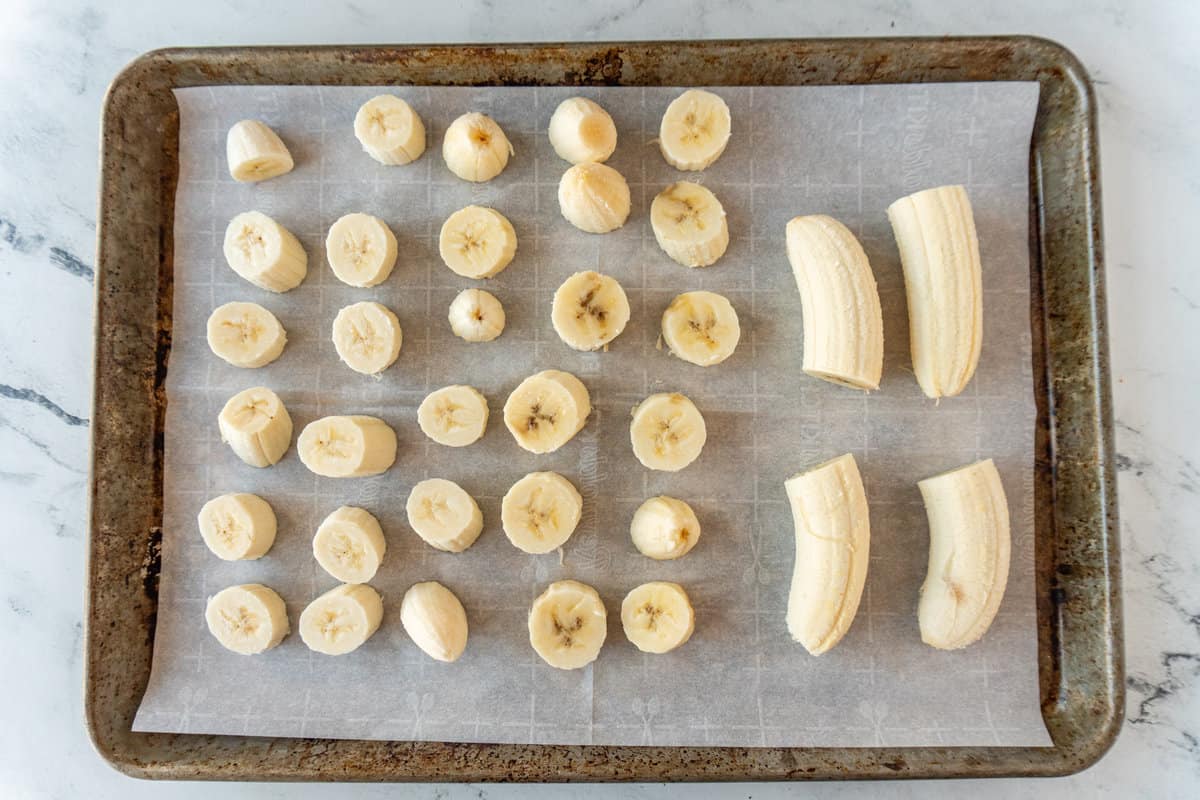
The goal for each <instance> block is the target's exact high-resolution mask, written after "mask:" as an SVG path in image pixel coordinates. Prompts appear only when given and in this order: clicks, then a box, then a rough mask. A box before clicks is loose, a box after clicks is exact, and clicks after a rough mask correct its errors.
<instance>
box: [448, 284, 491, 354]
mask: <svg viewBox="0 0 1200 800" xmlns="http://www.w3.org/2000/svg"><path fill="white" fill-rule="evenodd" d="M504 322H505V318H504V306H502V305H500V301H499V300H497V299H496V296H495V295H494V294H492V293H491V292H485V291H484V290H483V289H463V290H462V291H461V292H459V293H458V295H457V296H456V297H455V298H454V300H453V301H452V302H451V303H450V330H452V331H454V335H455V336H457V337H458V338H460V339H463V340H465V341H468V342H490V341H492V340H493V339H495V338H496V337H497V336H499V335H500V334H501V333H503V332H504Z"/></svg>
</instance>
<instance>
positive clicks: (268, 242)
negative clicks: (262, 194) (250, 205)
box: [224, 211, 308, 292]
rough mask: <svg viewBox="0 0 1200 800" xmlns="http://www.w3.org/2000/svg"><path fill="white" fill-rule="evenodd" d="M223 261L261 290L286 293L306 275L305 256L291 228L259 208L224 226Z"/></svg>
mask: <svg viewBox="0 0 1200 800" xmlns="http://www.w3.org/2000/svg"><path fill="white" fill-rule="evenodd" d="M224 252H225V261H226V262H227V263H228V264H229V266H230V268H231V269H232V270H233V271H234V272H236V273H237V274H238V275H241V276H242V277H243V278H245V279H246V280H248V281H250V282H251V283H253V284H254V285H255V286H257V287H259V288H260V289H266V290H267V291H269V292H286V291H288V290H289V289H295V288H296V287H297V286H299V285H300V282H301V281H303V280H304V276H305V275H307V274H308V255H307V254H306V253H305V252H304V247H303V246H302V245H301V244H300V241H299V240H298V239H297V238H296V237H295V236H293V235H292V233H291V231H289V230H288V229H287V228H285V227H283V226H282V225H280V224H279V223H278V222H276V221H275V220H273V219H271V218H270V217H268V216H267V215H266V214H263V213H262V212H259V211H244V212H242V213H241V214H238V215H237V216H236V217H234V218H233V219H232V220H230V221H229V227H227V228H226V229H225V246H224Z"/></svg>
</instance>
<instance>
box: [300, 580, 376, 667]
mask: <svg viewBox="0 0 1200 800" xmlns="http://www.w3.org/2000/svg"><path fill="white" fill-rule="evenodd" d="M382 621H383V598H381V597H380V596H379V592H377V591H375V590H374V589H373V588H371V587H370V586H368V585H367V584H365V583H343V584H342V585H341V586H335V587H334V588H332V589H330V590H329V591H328V592H326V593H325V594H323V595H321V596H320V597H318V598H317V599H316V600H313V601H312V602H311V603H309V604H308V606H307V607H306V608H305V609H304V611H303V612H302V613H301V614H300V638H301V639H303V640H304V643H305V644H306V645H308V649H309V650H315V651H316V652H318V653H324V654H325V655H327V656H340V655H345V654H346V653H350V652H353V651H354V650H357V649H358V648H359V647H361V646H362V645H363V644H364V643H365V642H366V641H367V640H368V639H370V638H371V636H372V634H374V633H375V631H377V630H378V629H379V623H380V622H382Z"/></svg>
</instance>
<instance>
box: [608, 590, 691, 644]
mask: <svg viewBox="0 0 1200 800" xmlns="http://www.w3.org/2000/svg"><path fill="white" fill-rule="evenodd" d="M621 627H623V628H624V629H625V638H627V639H628V640H629V641H630V642H632V643H633V646H634V647H636V648H637V649H638V650H641V651H642V652H643V653H666V652H669V651H671V650H674V649H675V648H676V647H679V645H681V644H683V643H684V642H686V641H687V640H688V639H690V638H691V637H692V631H694V630H695V629H696V612H695V611H694V610H693V609H692V601H691V600H689V599H688V596H687V592H685V591H684V590H683V587H682V586H680V585H679V584H678V583H669V582H667V581H652V582H650V583H643V584H642V585H641V586H638V587H636V588H634V589H633V591H631V592H630V593H629V594H627V595H625V599H624V600H623V601H622V602H621Z"/></svg>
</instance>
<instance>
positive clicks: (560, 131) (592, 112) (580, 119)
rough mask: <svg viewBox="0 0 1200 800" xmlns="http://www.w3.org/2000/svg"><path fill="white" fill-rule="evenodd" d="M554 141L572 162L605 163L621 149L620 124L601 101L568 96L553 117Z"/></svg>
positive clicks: (559, 150) (553, 144)
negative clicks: (604, 107)
mask: <svg viewBox="0 0 1200 800" xmlns="http://www.w3.org/2000/svg"><path fill="white" fill-rule="evenodd" d="M549 133H550V145H551V146H552V147H553V148H554V152H555V153H558V157H559V158H561V159H562V160H564V161H570V162H571V163H572V164H582V163H584V162H586V161H595V162H597V163H601V162H604V161H608V157H609V156H611V155H612V154H613V150H616V149H617V126H616V125H614V124H613V119H612V117H611V116H609V114H608V112H607V111H605V110H604V109H603V108H601V107H600V104H599V103H596V102H593V101H591V100H588V99H587V98H586V97H568V98H567V99H566V100H563V101H562V102H561V103H559V104H558V108H556V109H554V114H553V115H552V116H551V117H550V130H549Z"/></svg>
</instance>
